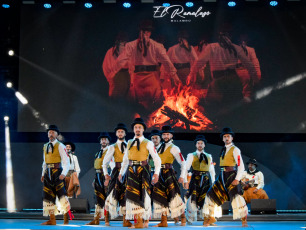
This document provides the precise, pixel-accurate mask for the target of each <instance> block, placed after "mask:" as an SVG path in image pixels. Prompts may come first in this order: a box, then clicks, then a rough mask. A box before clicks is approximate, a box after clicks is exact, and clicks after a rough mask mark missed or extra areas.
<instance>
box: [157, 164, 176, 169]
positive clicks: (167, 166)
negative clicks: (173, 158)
mask: <svg viewBox="0 0 306 230" xmlns="http://www.w3.org/2000/svg"><path fill="white" fill-rule="evenodd" d="M160 168H162V169H172V168H173V167H172V164H169V163H167V164H162V165H161V167H160Z"/></svg>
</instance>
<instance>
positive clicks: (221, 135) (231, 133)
mask: <svg viewBox="0 0 306 230" xmlns="http://www.w3.org/2000/svg"><path fill="white" fill-rule="evenodd" d="M225 134H230V135H232V137H235V133H233V132H225V133H221V134H220V137H221V138H223V136H224V135H225Z"/></svg>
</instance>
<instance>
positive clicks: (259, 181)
mask: <svg viewBox="0 0 306 230" xmlns="http://www.w3.org/2000/svg"><path fill="white" fill-rule="evenodd" d="M247 164H248V171H244V173H243V175H242V179H241V181H242V188H243V190H244V192H243V198H244V199H245V202H246V203H247V204H248V203H251V199H269V197H268V195H267V193H266V192H265V190H263V187H264V176H263V174H262V172H261V171H258V169H257V161H256V160H255V159H250V160H249V161H248V162H247Z"/></svg>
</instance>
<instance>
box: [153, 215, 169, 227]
mask: <svg viewBox="0 0 306 230" xmlns="http://www.w3.org/2000/svg"><path fill="white" fill-rule="evenodd" d="M153 227H168V222H167V216H164V215H162V216H161V222H160V223H159V224H157V225H154V226H153Z"/></svg>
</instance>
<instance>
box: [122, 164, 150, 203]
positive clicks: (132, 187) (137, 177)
mask: <svg viewBox="0 0 306 230" xmlns="http://www.w3.org/2000/svg"><path fill="white" fill-rule="evenodd" d="M126 180H127V181H126V193H125V195H126V199H129V200H131V201H132V202H134V203H135V204H137V205H138V206H140V207H142V208H145V206H144V199H145V192H147V194H148V195H150V194H151V190H150V167H149V165H148V164H147V165H145V166H141V165H137V166H129V168H128V171H127V179H126Z"/></svg>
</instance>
